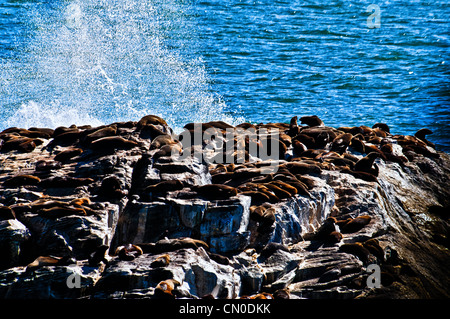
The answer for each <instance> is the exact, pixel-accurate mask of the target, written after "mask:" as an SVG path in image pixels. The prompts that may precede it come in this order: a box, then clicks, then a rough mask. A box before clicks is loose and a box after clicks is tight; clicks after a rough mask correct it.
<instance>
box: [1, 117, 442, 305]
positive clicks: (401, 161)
mask: <svg viewBox="0 0 450 319" xmlns="http://www.w3.org/2000/svg"><path fill="white" fill-rule="evenodd" d="M294 120H295V119H294ZM308 123H309V124H308ZM308 123H306V124H308V126H295V123H294V124H292V123H291V125H289V124H286V123H272V124H263V125H259V124H258V125H249V124H245V123H244V124H243V125H242V126H240V127H252V128H255V129H257V130H262V129H266V130H267V129H268V128H270V129H271V130H276V131H277V132H279V133H280V135H279V137H278V138H275V139H273V141H275V142H276V143H274V144H275V145H276V146H277V148H279V150H281V151H282V152H281V156H280V157H277V158H276V159H274V160H273V161H272V160H267V159H264V160H263V161H261V159H260V158H259V157H258V155H259V154H256V155H255V154H250V153H249V152H248V150H249V148H248V144H245V143H244V144H242V145H243V147H244V148H245V147H247V154H246V155H245V156H241V159H243V161H240V160H238V159H239V156H237V155H238V153H237V151H236V153H234V154H231V155H233V156H232V157H231V158H233V159H234V161H235V162H234V163H222V164H217V163H211V159H213V158H220V157H223V156H222V155H223V154H219V155H218V154H217V153H216V151H217V150H218V149H220V148H221V145H220V143H219V142H220V141H223V138H222V140H221V139H219V138H218V139H217V140H215V141H211V140H209V141H208V140H200V144H198V145H196V146H194V147H192V148H191V150H196V151H198V152H200V154H203V155H205V156H204V157H203V158H198V157H197V156H196V155H195V153H194V154H191V155H189V156H182V157H181V158H180V157H178V158H177V157H172V156H170V154H171V152H172V151H173V150H175V153H177V154H178V155H183V152H186V151H187V148H186V140H184V141H182V143H184V144H183V145H182V144H180V143H179V142H178V140H179V139H178V136H173V137H169V134H172V133H173V131H172V129H171V128H170V127H169V126H168V125H167V123H166V122H165V121H164V120H163V119H161V118H159V117H155V116H149V117H146V118H144V119H142V121H140V122H124V123H113V124H112V125H107V126H101V127H90V126H83V127H76V126H72V127H69V128H67V127H60V128H57V129H55V130H47V129H41V128H39V129H31V128H30V129H29V130H26V129H20V128H11V129H8V130H5V131H4V132H2V133H0V146H1V153H0V208H1V210H0V254H1V258H0V297H1V298H16V299H17V298H19V299H20V298H28V297H29V296H33V297H34V298H124V299H144V298H151V299H153V298H158V297H161V296H163V297H170V298H202V297H206V298H240V297H242V296H256V295H258V294H266V293H270V294H273V295H274V296H278V295H280V296H281V295H282V296H284V297H287V296H289V298H340V299H343V298H380V297H381V298H383V297H384V298H442V297H444V298H448V297H449V293H448V287H449V284H450V283H449V278H448V275H447V273H448V270H447V265H448V264H450V254H449V251H448V248H449V247H450V244H449V230H450V221H449V214H448V208H449V207H450V196H449V195H450V189H449V188H448V185H449V180H450V158H449V155H448V154H445V153H442V152H437V151H436V150H435V149H434V148H433V144H432V143H431V142H429V141H428V142H429V143H426V142H425V141H423V138H424V136H422V135H421V134H419V135H418V136H416V137H412V136H403V135H391V133H390V132H389V130H388V129H387V130H386V126H385V125H376V126H374V128H370V127H368V126H360V127H352V128H345V127H342V128H338V129H335V128H330V127H327V126H324V125H323V124H321V123H319V124H320V125H316V124H317V123H315V122H308ZM204 127H205V128H209V129H213V128H216V129H218V130H224V129H226V128H228V129H230V128H232V127H230V126H228V125H225V124H224V123H219V122H217V123H216V122H212V123H208V124H205V125H204ZM381 131H382V132H381ZM424 132H425V131H424ZM289 134H291V135H293V136H291V135H289ZM349 134H350V135H352V137H350V135H349ZM294 135H295V136H294ZM261 139H262V140H268V139H267V138H266V137H264V138H262V137H261ZM296 141H299V142H301V143H302V146H301V147H299V144H298V143H296ZM356 141H358V142H356ZM266 144H267V143H266ZM96 145H97V146H99V148H97V147H96ZM182 147H184V149H183V152H181V153H180V150H182ZM374 152H375V153H376V154H377V156H373V158H374V162H373V163H372V162H370V167H368V169H367V170H366V171H361V170H359V169H360V168H359V167H360V166H361V164H358V165H356V164H357V163H358V161H359V160H361V159H362V158H364V157H365V156H367V155H368V154H369V153H374ZM197 155H198V153H197ZM375 157H376V159H375ZM360 163H361V162H360ZM355 167H356V168H358V170H356V169H355ZM271 182H272V183H271ZM273 182H278V183H273ZM281 182H283V183H287V185H288V186H285V188H284V189H283V188H282V186H283V185H284V184H283V183H281ZM215 184H219V185H215ZM289 185H290V186H289ZM258 207H259V208H258ZM256 208H258V210H256ZM264 212H267V214H266V215H264ZM330 217H332V218H333V219H332V220H333V223H331V224H330V225H331V226H332V227H331V228H330V227H328V226H330V225H326V224H327V222H326V221H327V219H328V220H330V219H329V218H330ZM325 230H326V234H325ZM330 236H331V237H330ZM133 245H135V246H133ZM139 245H141V246H139ZM136 246H137V247H139V248H136ZM133 247H134V248H133ZM133 249H135V250H133ZM105 250H106V251H105ZM124 251H125V252H126V253H125V254H124ZM99 252H100V255H101V256H100V255H98V254H99ZM96 254H97V255H96ZM95 256H97V257H95ZM99 256H100V257H99ZM162 256H165V257H162ZM39 257H43V260H45V258H49V259H52V258H53V259H55V258H56V260H59V259H58V258H63V259H64V260H70V261H71V262H72V263H71V264H70V265H67V264H54V265H51V264H48V265H42V266H40V267H37V268H33V267H28V268H27V265H29V264H30V263H32V262H33V261H35V260H39ZM158 258H159V259H158ZM162 260H163V261H164V262H161V261H162ZM372 264H377V265H379V266H380V269H381V283H382V287H381V288H374V289H371V288H368V286H367V278H368V276H369V272H368V271H367V268H368V267H369V266H370V265H372ZM164 282H166V284H167V282H170V283H172V284H173V285H174V287H173V290H172V291H171V292H170V293H163V294H162V295H161V291H162V290H161V287H162V286H164V285H165V284H164ZM68 283H69V284H68ZM78 283H79V284H80V285H78ZM166 286H167V285H166ZM261 296H262V295H261Z"/></svg>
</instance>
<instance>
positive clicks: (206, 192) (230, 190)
mask: <svg viewBox="0 0 450 319" xmlns="http://www.w3.org/2000/svg"><path fill="white" fill-rule="evenodd" d="M191 189H192V190H193V191H195V192H196V193H197V194H199V195H200V196H202V197H204V198H206V199H209V200H221V199H228V198H230V197H233V196H236V195H237V193H238V192H237V189H236V188H234V187H231V186H227V185H221V184H207V185H202V186H192V187H191Z"/></svg>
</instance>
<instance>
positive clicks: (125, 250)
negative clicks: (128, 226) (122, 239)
mask: <svg viewBox="0 0 450 319" xmlns="http://www.w3.org/2000/svg"><path fill="white" fill-rule="evenodd" d="M143 253H144V252H143V251H142V248H141V247H140V246H138V245H133V244H128V245H125V246H120V247H117V249H116V251H115V253H114V255H115V256H118V257H119V259H120V260H124V261H132V260H134V259H135V258H136V257H137V256H140V255H142V254H143Z"/></svg>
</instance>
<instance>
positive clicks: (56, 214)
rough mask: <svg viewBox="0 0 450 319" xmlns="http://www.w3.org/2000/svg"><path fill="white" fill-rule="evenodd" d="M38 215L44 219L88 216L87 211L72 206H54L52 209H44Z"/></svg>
mask: <svg viewBox="0 0 450 319" xmlns="http://www.w3.org/2000/svg"><path fill="white" fill-rule="evenodd" d="M37 213H38V215H39V216H41V217H44V218H50V219H55V218H61V217H66V216H74V215H76V216H86V211H85V210H84V209H83V208H81V207H70V206H54V207H50V208H43V209H41V210H39V211H38V212H37Z"/></svg>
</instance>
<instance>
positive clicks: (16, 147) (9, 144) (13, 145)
mask: <svg viewBox="0 0 450 319" xmlns="http://www.w3.org/2000/svg"><path fill="white" fill-rule="evenodd" d="M41 144H42V141H41V140H40V139H35V138H30V137H21V136H19V137H13V138H11V139H9V140H7V141H5V142H4V143H3V145H1V149H0V151H1V152H2V153H8V152H11V151H18V152H19V153H30V152H32V151H34V150H35V148H36V146H38V145H41Z"/></svg>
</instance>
